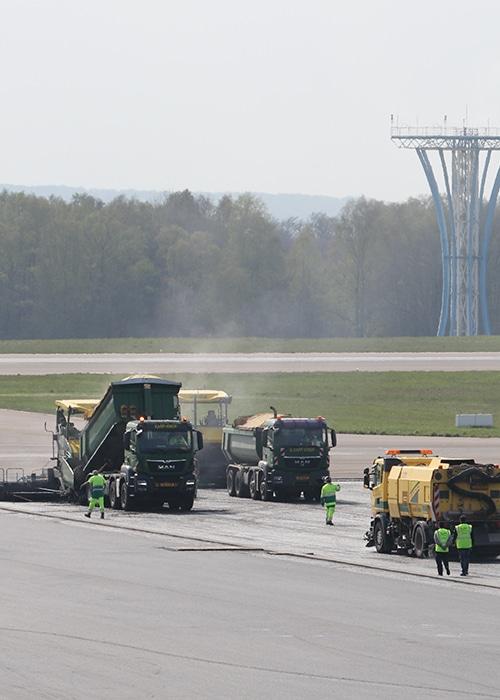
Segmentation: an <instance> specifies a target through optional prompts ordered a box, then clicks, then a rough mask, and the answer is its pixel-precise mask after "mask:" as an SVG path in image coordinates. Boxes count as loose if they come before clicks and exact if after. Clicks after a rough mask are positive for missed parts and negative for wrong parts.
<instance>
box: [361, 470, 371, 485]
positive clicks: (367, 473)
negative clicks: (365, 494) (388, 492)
mask: <svg viewBox="0 0 500 700" xmlns="http://www.w3.org/2000/svg"><path fill="white" fill-rule="evenodd" d="M363 487H364V488H365V489H369V488H370V467H365V469H364V470H363Z"/></svg>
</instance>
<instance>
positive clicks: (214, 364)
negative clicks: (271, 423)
mask: <svg viewBox="0 0 500 700" xmlns="http://www.w3.org/2000/svg"><path fill="white" fill-rule="evenodd" d="M469 370H477V371H481V370H500V353H499V352H456V353H451V352H448V353H444V352H443V353H432V352H429V353H422V352H420V353H373V352H366V353H258V352H257V353H249V354H244V353H239V354H238V353H198V354H194V353H192V354H188V353H153V354H128V355H127V354H123V355H117V354H100V355H85V354H46V355H43V354H40V355H28V354H26V355H24V354H10V355H7V354H5V355H0V374H9V375H12V374H74V373H81V372H83V373H86V372H88V373H103V374H136V373H141V372H144V371H147V372H149V373H151V372H158V373H162V374H164V373H169V372H170V373H174V372H175V373H180V372H190V373H229V372H231V373H232V372H236V373H238V372H239V373H252V372H355V371H360V372H387V371H391V372H396V371H398V372H402V371H404V372H408V371H442V372H462V371H469Z"/></svg>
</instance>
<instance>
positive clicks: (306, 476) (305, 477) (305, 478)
mask: <svg viewBox="0 0 500 700" xmlns="http://www.w3.org/2000/svg"><path fill="white" fill-rule="evenodd" d="M297 481H309V475H308V474H302V475H301V476H298V477H297Z"/></svg>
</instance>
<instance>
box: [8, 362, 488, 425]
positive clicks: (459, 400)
mask: <svg viewBox="0 0 500 700" xmlns="http://www.w3.org/2000/svg"><path fill="white" fill-rule="evenodd" d="M168 378H169V379H173V380H178V381H181V382H182V383H183V386H184V387H185V388H211V389H223V390H225V391H227V392H228V393H230V394H231V395H232V396H233V402H232V404H231V417H235V416H236V415H243V414H251V413H255V412H260V411H267V410H268V409H269V406H270V405H273V406H276V407H277V409H278V410H279V411H280V412H283V413H291V414H293V415H295V416H317V415H322V416H324V417H325V418H327V419H328V422H329V423H330V424H331V425H332V426H334V427H335V428H336V429H337V430H338V431H339V432H349V433H375V434H394V435H450V436H453V435H462V436H474V437H485V436H497V437H498V436H500V391H499V389H500V373H499V372H339V373H337V374H336V373H326V372H315V373H309V372H308V373H303V374H279V373H270V374H253V375H250V374H246V375H242V374H208V375H195V374H183V375H182V376H180V375H174V374H172V375H168ZM118 379H122V377H121V375H120V376H116V377H110V376H109V375H99V374H71V375H50V376H29V377H28V376H15V377H11V376H0V408H9V409H19V410H25V411H42V412H49V413H50V412H53V411H54V401H55V399H57V398H100V397H101V396H102V395H103V393H104V391H105V389H106V387H107V386H108V384H109V382H110V381H112V380H118ZM456 413H492V414H493V416H494V422H495V427H494V428H490V429H488V428H461V429H457V428H455V414H456Z"/></svg>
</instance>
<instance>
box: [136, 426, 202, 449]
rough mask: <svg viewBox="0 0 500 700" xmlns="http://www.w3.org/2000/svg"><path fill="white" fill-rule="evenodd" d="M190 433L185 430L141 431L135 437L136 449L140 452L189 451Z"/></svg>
mask: <svg viewBox="0 0 500 700" xmlns="http://www.w3.org/2000/svg"><path fill="white" fill-rule="evenodd" d="M191 444H192V442H191V433H190V432H188V431H186V430H143V431H142V432H140V433H139V434H138V435H137V447H138V448H139V450H141V451H142V452H159V451H163V450H184V451H186V450H190V449H191Z"/></svg>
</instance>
